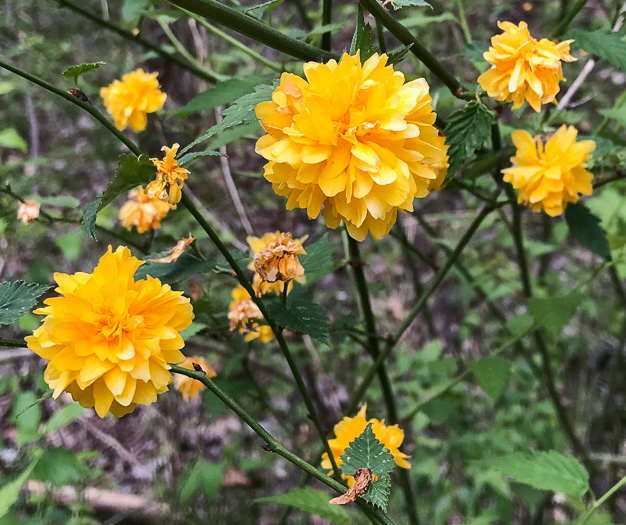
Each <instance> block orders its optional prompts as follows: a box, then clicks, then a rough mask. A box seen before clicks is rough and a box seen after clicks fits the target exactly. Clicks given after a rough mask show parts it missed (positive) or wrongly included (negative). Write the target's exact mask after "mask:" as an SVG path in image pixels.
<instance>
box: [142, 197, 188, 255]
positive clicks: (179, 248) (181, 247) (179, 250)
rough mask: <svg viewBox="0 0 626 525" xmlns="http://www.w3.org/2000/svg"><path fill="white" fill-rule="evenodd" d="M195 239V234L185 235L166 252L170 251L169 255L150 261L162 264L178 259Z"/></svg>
mask: <svg viewBox="0 0 626 525" xmlns="http://www.w3.org/2000/svg"><path fill="white" fill-rule="evenodd" d="M161 202H162V201H161ZM195 240H196V238H195V237H194V236H193V235H190V236H189V237H183V238H182V239H181V240H180V241H178V242H177V243H176V245H175V246H174V247H173V248H172V249H171V250H167V251H166V252H165V253H169V255H167V256H165V257H158V258H156V259H150V261H151V262H156V263H161V264H169V263H171V262H174V261H177V260H178V259H179V258H180V256H181V255H182V254H183V253H185V250H186V249H187V246H189V245H190V244H191V243H193V242H194V241H195Z"/></svg>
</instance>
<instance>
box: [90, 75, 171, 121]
mask: <svg viewBox="0 0 626 525" xmlns="http://www.w3.org/2000/svg"><path fill="white" fill-rule="evenodd" d="M157 76H158V73H146V72H145V71H144V70H143V69H136V70H135V71H133V72H131V73H127V74H126V75H124V76H123V77H122V80H115V81H113V83H112V84H111V85H109V86H107V87H103V88H102V89H101V90H100V96H101V97H102V99H103V100H104V105H105V106H106V109H107V111H108V112H109V115H111V116H112V117H113V120H114V121H115V127H116V128H117V129H119V130H123V129H126V128H127V127H128V126H129V125H130V129H132V130H133V131H134V132H135V133H139V132H140V131H143V130H144V129H146V126H147V125H148V117H147V116H146V114H147V113H154V112H155V111H159V110H160V109H161V108H162V107H163V104H165V99H166V98H167V95H166V94H165V93H163V92H162V91H161V90H160V89H159V87H160V86H159V81H158V80H157Z"/></svg>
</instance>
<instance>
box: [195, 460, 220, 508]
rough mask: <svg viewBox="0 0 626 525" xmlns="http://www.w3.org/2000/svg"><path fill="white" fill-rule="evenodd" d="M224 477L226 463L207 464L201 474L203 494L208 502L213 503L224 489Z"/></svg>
mask: <svg viewBox="0 0 626 525" xmlns="http://www.w3.org/2000/svg"><path fill="white" fill-rule="evenodd" d="M223 475H224V463H208V462H207V463H206V464H205V465H204V467H203V468H202V470H201V472H200V484H201V485H202V492H203V493H204V497H205V498H206V499H207V500H208V501H212V500H214V499H215V497H216V496H217V495H218V493H219V491H220V488H221V487H222V476H223Z"/></svg>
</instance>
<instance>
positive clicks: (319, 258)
mask: <svg viewBox="0 0 626 525" xmlns="http://www.w3.org/2000/svg"><path fill="white" fill-rule="evenodd" d="M305 250H306V255H301V256H299V259H300V263H301V264H302V266H303V268H304V276H305V277H306V284H307V285H308V284H313V283H315V282H317V281H319V280H320V279H321V278H322V277H325V276H326V275H328V274H329V273H331V272H333V271H335V270H336V269H337V267H338V266H340V265H341V264H342V263H341V261H340V260H338V259H334V258H333V250H332V248H331V246H330V243H329V242H328V233H325V234H324V236H323V237H322V238H321V239H320V240H319V241H317V242H315V243H313V244H311V245H310V246H306V247H305Z"/></svg>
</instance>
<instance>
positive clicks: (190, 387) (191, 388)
mask: <svg viewBox="0 0 626 525" xmlns="http://www.w3.org/2000/svg"><path fill="white" fill-rule="evenodd" d="M194 363H196V364H198V365H200V366H201V367H202V370H204V372H205V373H206V375H207V377H215V376H216V375H217V374H216V373H215V370H213V368H212V367H211V365H210V364H209V363H208V362H207V360H206V359H204V358H203V357H199V356H197V355H195V356H193V357H188V358H187V359H185V361H184V362H183V363H181V364H180V366H182V367H183V368H187V369H188V370H194V367H193V364H194ZM174 386H175V387H176V390H178V391H179V392H180V393H181V394H182V395H183V400H185V401H189V400H190V399H193V398H196V397H198V394H199V393H200V391H201V390H204V389H205V388H206V387H205V386H204V385H203V384H202V383H201V382H200V381H197V380H195V379H193V378H191V377H187V376H184V375H182V374H176V375H175V376H174Z"/></svg>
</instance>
